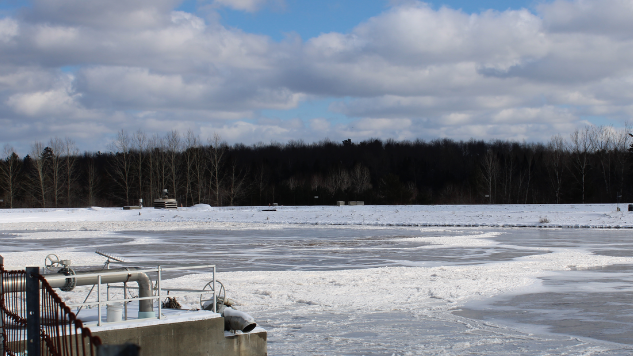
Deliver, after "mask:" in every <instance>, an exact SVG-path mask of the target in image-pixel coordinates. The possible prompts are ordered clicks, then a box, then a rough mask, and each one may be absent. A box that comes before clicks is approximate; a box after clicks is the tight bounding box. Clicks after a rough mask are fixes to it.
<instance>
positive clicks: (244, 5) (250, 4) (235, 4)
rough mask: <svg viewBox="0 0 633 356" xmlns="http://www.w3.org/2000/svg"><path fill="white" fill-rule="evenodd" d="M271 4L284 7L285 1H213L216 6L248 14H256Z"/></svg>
mask: <svg viewBox="0 0 633 356" xmlns="http://www.w3.org/2000/svg"><path fill="white" fill-rule="evenodd" d="M271 3H272V4H273V5H275V6H284V1H283V0H213V5H214V6H222V7H228V8H231V9H234V10H240V11H247V12H255V11H257V10H259V9H261V8H262V7H263V6H265V5H267V4H271Z"/></svg>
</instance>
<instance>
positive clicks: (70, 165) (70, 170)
mask: <svg viewBox="0 0 633 356" xmlns="http://www.w3.org/2000/svg"><path fill="white" fill-rule="evenodd" d="M77 155H79V149H78V148H77V146H76V145H75V141H73V140H71V139H70V138H68V137H66V138H65V139H64V160H65V168H66V206H68V207H70V206H71V192H72V186H73V183H74V182H75V181H76V177H75V161H76V159H77Z"/></svg>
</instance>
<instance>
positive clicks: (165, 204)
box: [154, 199, 178, 209]
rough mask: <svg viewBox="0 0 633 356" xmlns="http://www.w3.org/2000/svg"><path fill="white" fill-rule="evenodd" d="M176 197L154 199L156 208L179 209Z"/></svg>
mask: <svg viewBox="0 0 633 356" xmlns="http://www.w3.org/2000/svg"><path fill="white" fill-rule="evenodd" d="M177 208H178V203H177V202H176V199H154V209H177Z"/></svg>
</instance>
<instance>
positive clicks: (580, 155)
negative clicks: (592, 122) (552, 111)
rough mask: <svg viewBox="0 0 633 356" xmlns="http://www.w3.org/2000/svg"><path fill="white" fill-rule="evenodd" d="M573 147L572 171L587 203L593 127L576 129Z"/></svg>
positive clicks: (572, 139)
mask: <svg viewBox="0 0 633 356" xmlns="http://www.w3.org/2000/svg"><path fill="white" fill-rule="evenodd" d="M570 140H571V142H570V148H571V158H572V160H571V163H572V169H571V172H572V174H573V176H574V177H575V178H576V180H577V181H578V183H579V184H580V190H581V198H582V203H583V204H584V203H585V188H586V180H587V173H588V170H589V155H590V154H591V151H592V146H591V128H590V127H589V126H586V127H584V128H583V129H582V130H579V129H576V131H574V132H572V134H571V135H570Z"/></svg>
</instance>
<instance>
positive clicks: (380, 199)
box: [0, 126, 633, 208]
mask: <svg viewBox="0 0 633 356" xmlns="http://www.w3.org/2000/svg"><path fill="white" fill-rule="evenodd" d="M632 163H633V154H632V153H631V135H629V134H628V132H627V129H626V128H625V129H621V130H620V129H614V128H613V127H609V126H600V127H596V126H587V127H585V128H583V129H578V130H576V131H575V132H574V133H572V134H571V135H570V136H569V137H562V136H560V135H557V136H554V137H552V138H551V140H550V141H549V142H547V143H525V142H523V143H520V142H511V141H481V140H470V141H467V142H464V141H454V140H450V139H438V140H434V141H429V142H427V141H422V140H416V141H393V140H387V141H381V140H378V139H369V140H366V141H362V142H352V141H351V140H345V141H343V142H332V141H329V140H324V141H321V142H318V143H312V144H307V143H304V142H302V141H290V142H288V143H286V144H279V143H271V144H256V145H252V146H245V145H242V144H235V145H232V146H231V145H227V144H226V143H225V142H224V141H223V140H222V138H221V137H220V136H218V135H215V136H214V137H213V138H211V139H209V140H208V141H205V142H202V141H201V140H200V138H199V137H198V136H196V135H195V134H194V133H193V132H187V133H185V134H181V133H179V132H177V131H172V132H170V133H168V134H167V135H166V136H164V137H161V136H157V135H154V136H148V135H147V134H145V133H144V132H141V131H139V132H136V133H131V134H130V133H126V132H124V131H121V132H119V133H118V134H117V137H116V139H115V140H114V142H112V144H111V145H110V147H109V152H105V153H103V152H96V153H94V152H85V153H83V154H82V153H80V151H79V149H78V148H77V147H76V145H75V143H74V142H73V141H72V140H71V139H69V138H66V139H60V138H53V139H51V140H50V141H49V142H48V143H46V144H44V143H41V142H35V143H34V144H33V145H32V147H31V152H30V153H29V154H28V155H26V156H25V157H23V158H21V157H19V156H18V155H17V154H16V153H15V151H14V149H13V148H12V147H11V146H9V145H6V146H5V147H4V155H3V159H2V160H1V161H0V198H2V199H3V203H0V206H2V207H4V208H25V207H82V206H95V205H96V206H122V205H133V204H137V203H138V199H143V200H144V202H145V205H151V202H152V201H153V199H155V198H158V197H160V195H161V192H162V191H163V189H167V190H168V191H169V196H170V197H172V198H173V197H175V198H176V199H178V205H182V206H191V205H194V204H199V203H204V204H211V205H214V206H227V205H268V204H271V203H278V204H279V205H330V204H334V203H335V202H336V201H340V200H343V201H350V200H362V201H364V202H365V204H552V203H614V202H616V201H622V202H624V201H633V194H632V192H631V189H630V186H631V182H632V178H633V176H632V170H631V168H632Z"/></svg>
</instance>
